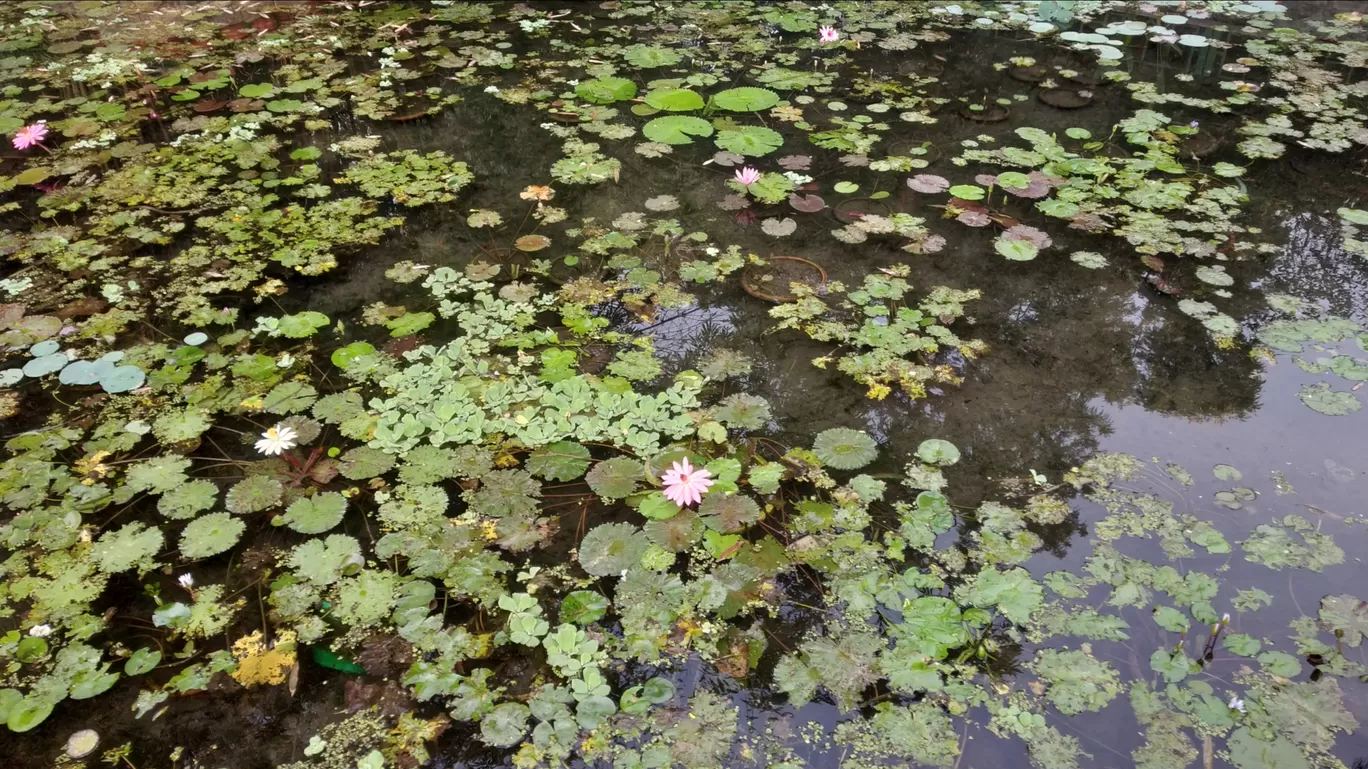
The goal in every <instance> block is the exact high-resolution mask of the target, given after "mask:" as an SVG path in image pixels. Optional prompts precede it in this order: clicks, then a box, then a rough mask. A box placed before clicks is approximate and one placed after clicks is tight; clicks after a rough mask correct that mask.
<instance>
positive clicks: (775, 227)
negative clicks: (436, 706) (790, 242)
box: [760, 217, 798, 238]
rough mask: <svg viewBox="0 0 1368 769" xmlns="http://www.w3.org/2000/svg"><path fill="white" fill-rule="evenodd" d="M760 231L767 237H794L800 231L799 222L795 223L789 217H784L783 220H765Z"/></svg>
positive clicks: (761, 223)
mask: <svg viewBox="0 0 1368 769" xmlns="http://www.w3.org/2000/svg"><path fill="white" fill-rule="evenodd" d="M760 229H761V231H763V232H764V233H765V234H766V235H769V236H771V237H775V238H782V237H784V236H786V235H792V234H793V233H794V232H795V231H796V230H797V229H798V222H795V221H794V220H793V219H791V218H789V217H784V218H783V219H773V218H771V219H765V220H764V221H762V222H760Z"/></svg>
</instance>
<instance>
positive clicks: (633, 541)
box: [579, 523, 651, 577]
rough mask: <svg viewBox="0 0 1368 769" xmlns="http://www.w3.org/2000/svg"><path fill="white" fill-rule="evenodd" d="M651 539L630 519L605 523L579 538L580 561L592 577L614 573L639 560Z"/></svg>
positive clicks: (627, 567) (629, 566) (612, 574)
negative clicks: (630, 522) (623, 521)
mask: <svg viewBox="0 0 1368 769" xmlns="http://www.w3.org/2000/svg"><path fill="white" fill-rule="evenodd" d="M650 544H651V543H650V541H649V540H647V539H646V535H645V534H643V533H641V531H639V530H638V529H637V528H636V527H635V526H633V525H631V524H629V523H605V524H603V525H602V526H597V527H595V528H594V529H593V530H591V531H590V532H589V533H588V534H586V535H584V539H583V540H581V541H580V546H579V562H580V566H581V567H583V568H584V570H585V571H586V572H588V573H590V574H592V575H594V576H595V577H607V576H616V575H618V574H619V573H621V572H623V571H626V570H627V569H630V568H631V567H633V566H635V565H636V564H637V562H638V561H640V560H641V556H642V554H644V553H645V552H646V548H648V547H650Z"/></svg>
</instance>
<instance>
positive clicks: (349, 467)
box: [338, 446, 394, 481]
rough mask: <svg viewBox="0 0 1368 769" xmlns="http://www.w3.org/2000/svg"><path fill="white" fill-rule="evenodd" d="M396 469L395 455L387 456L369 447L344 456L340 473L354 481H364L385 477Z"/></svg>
mask: <svg viewBox="0 0 1368 769" xmlns="http://www.w3.org/2000/svg"><path fill="white" fill-rule="evenodd" d="M393 467H394V455H392V454H386V453H385V452H383V451H380V450H379V449H373V448H370V447H369V446H359V447H357V448H354V449H351V450H349V451H348V452H347V453H345V454H343V455H342V459H341V461H340V462H339V463H338V471H339V472H340V473H342V477H343V478H346V479H348V480H353V481H364V480H366V479H367V478H374V477H376V476H377V475H383V474H384V473H386V472H389V470H390V469H392V468H393Z"/></svg>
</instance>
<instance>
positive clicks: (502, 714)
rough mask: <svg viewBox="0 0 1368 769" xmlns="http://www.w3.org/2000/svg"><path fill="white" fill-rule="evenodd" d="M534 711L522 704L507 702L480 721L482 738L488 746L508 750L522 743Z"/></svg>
mask: <svg viewBox="0 0 1368 769" xmlns="http://www.w3.org/2000/svg"><path fill="white" fill-rule="evenodd" d="M531 715H532V711H531V709H529V708H528V707H527V706H526V705H524V704H522V703H521V702H505V703H503V704H502V705H499V706H497V707H495V708H494V709H493V710H491V711H489V713H487V714H486V715H485V716H484V717H483V718H481V719H480V738H481V739H482V740H484V743H485V744H486V745H492V746H494V747H496V748H507V747H510V746H512V745H516V744H518V743H519V742H521V741H522V738H523V735H524V734H525V733H527V719H528V718H529V717H531Z"/></svg>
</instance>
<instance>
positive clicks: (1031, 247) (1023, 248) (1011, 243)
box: [993, 238, 1040, 262]
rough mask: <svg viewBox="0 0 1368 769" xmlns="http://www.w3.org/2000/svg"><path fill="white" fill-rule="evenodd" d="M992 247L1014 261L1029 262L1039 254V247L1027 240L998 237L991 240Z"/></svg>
mask: <svg viewBox="0 0 1368 769" xmlns="http://www.w3.org/2000/svg"><path fill="white" fill-rule="evenodd" d="M993 248H994V250H996V251H997V252H998V253H999V254H1002V255H1003V256H1005V257H1006V258H1008V259H1011V260H1012V261H1014V262H1029V261H1031V260H1032V259H1034V258H1036V256H1038V255H1039V254H1040V248H1039V247H1037V246H1036V244H1034V243H1032V242H1031V241H1029V240H1007V239H1005V238H998V239H997V240H995V241H993Z"/></svg>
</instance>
